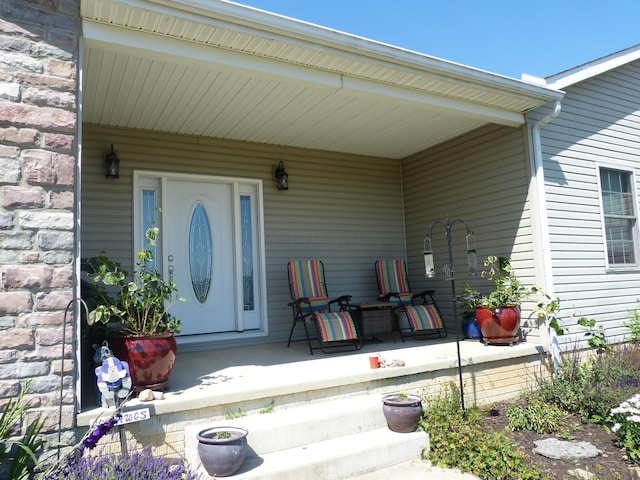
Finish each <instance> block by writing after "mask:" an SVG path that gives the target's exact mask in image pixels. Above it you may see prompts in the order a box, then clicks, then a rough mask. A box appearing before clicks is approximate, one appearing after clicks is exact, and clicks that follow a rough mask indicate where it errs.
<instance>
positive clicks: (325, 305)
mask: <svg viewBox="0 0 640 480" xmlns="http://www.w3.org/2000/svg"><path fill="white" fill-rule="evenodd" d="M287 270H288V273H289V290H290V292H291V302H290V303H289V306H290V307H291V308H292V311H293V325H292V326H291V332H290V333H289V341H288V342H287V347H289V345H290V344H291V338H292V336H293V330H294V329H295V327H296V325H297V324H298V323H302V326H303V327H304V333H305V337H306V340H307V344H308V345H309V351H310V352H311V354H312V355H313V351H314V350H317V349H320V350H322V351H323V352H325V353H329V352H328V351H327V350H328V349H333V348H338V349H339V350H340V351H342V350H344V348H354V349H355V350H359V349H360V348H361V346H362V343H361V341H360V337H359V335H358V330H357V327H356V323H355V322H354V321H353V318H352V316H351V313H350V312H349V310H350V308H351V307H350V305H349V301H350V300H351V295H343V296H341V297H339V298H336V299H334V300H329V295H328V294H327V288H326V284H325V279H324V265H323V263H322V262H321V261H320V260H291V261H289V262H288V264H287ZM331 305H337V306H338V309H339V311H337V312H332V311H331ZM311 322H313V323H314V324H315V326H316V333H317V336H316V338H317V340H318V342H319V346H318V347H313V346H312V345H311V337H310V335H309V328H308V326H307V324H308V323H311Z"/></svg>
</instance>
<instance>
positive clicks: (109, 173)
mask: <svg viewBox="0 0 640 480" xmlns="http://www.w3.org/2000/svg"><path fill="white" fill-rule="evenodd" d="M104 167H105V169H106V174H105V177H107V178H119V177H120V159H119V158H118V157H117V156H116V153H115V152H114V151H113V144H111V151H110V152H109V153H107V156H106V157H104Z"/></svg>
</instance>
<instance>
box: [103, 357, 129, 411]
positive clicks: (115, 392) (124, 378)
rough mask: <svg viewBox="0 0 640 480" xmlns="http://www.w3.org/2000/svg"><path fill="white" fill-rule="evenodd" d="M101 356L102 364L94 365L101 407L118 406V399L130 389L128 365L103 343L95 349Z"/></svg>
mask: <svg viewBox="0 0 640 480" xmlns="http://www.w3.org/2000/svg"><path fill="white" fill-rule="evenodd" d="M98 352H99V353H100V357H101V358H102V365H100V366H99V367H96V370H95V373H96V377H97V381H98V390H100V393H101V397H102V407H103V408H108V407H112V406H119V405H120V401H121V400H122V399H124V398H127V395H129V392H130V391H131V376H130V375H129V365H128V364H127V362H122V361H120V360H119V359H118V358H116V357H114V356H113V354H112V353H111V350H110V349H109V347H108V346H106V345H103V346H102V347H100V348H99V349H98V350H97V351H96V354H97V353H98Z"/></svg>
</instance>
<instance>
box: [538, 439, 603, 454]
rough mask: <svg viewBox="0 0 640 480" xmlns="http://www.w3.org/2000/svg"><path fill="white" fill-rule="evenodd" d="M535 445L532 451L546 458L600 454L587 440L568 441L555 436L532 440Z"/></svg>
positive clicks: (600, 451)
mask: <svg viewBox="0 0 640 480" xmlns="http://www.w3.org/2000/svg"><path fill="white" fill-rule="evenodd" d="M533 443H534V445H535V446H536V447H535V448H534V449H533V451H534V452H535V453H538V454H540V455H542V456H544V457H547V458H554V459H562V458H593V457H597V456H598V455H600V454H602V450H599V449H597V448H596V447H594V446H593V445H592V444H590V443H589V442H568V441H565V440H558V439H557V438H545V439H544V440H538V441H537V442H533Z"/></svg>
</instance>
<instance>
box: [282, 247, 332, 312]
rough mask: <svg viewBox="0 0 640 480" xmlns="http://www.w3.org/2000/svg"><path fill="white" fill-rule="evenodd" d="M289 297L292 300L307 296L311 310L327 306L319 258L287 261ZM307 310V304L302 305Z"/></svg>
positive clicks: (327, 299)
mask: <svg viewBox="0 0 640 480" xmlns="http://www.w3.org/2000/svg"><path fill="white" fill-rule="evenodd" d="M288 268H289V281H290V287H291V297H292V298H293V300H297V299H299V298H309V299H310V301H311V310H315V309H321V308H326V307H328V302H329V298H328V296H327V291H326V288H325V285H324V278H322V277H323V271H322V264H321V263H320V260H291V261H289V263H288ZM302 308H303V309H304V310H307V311H308V310H309V306H308V305H303V306H302Z"/></svg>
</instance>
